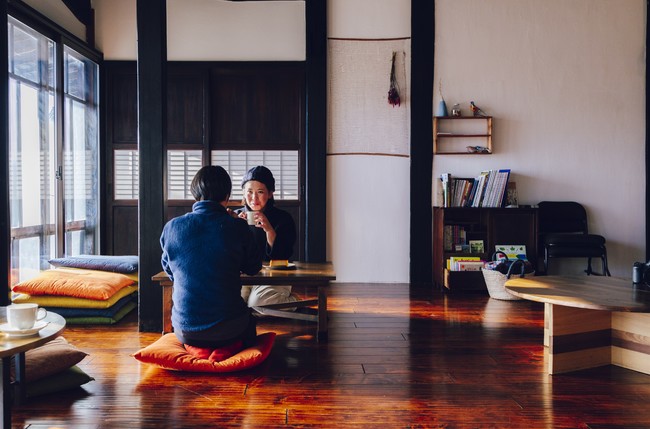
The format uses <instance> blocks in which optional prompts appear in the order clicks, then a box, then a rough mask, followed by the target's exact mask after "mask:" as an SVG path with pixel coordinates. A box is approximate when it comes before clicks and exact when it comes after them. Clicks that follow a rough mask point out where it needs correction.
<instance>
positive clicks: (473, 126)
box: [433, 116, 492, 155]
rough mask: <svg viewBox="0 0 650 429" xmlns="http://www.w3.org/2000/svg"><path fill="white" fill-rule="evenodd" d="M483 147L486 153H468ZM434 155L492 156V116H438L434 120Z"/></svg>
mask: <svg viewBox="0 0 650 429" xmlns="http://www.w3.org/2000/svg"><path fill="white" fill-rule="evenodd" d="M467 146H472V147H476V146H482V147H484V148H486V151H485V152H471V151H468V149H467ZM433 153H434V154H437V155H490V154H492V116H438V117H434V118H433Z"/></svg>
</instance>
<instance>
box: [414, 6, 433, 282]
mask: <svg viewBox="0 0 650 429" xmlns="http://www.w3.org/2000/svg"><path fill="white" fill-rule="evenodd" d="M434 34H435V1H430V2H429V1H420V0H411V204H410V212H411V216H410V222H411V226H410V233H411V234H410V235H411V244H410V267H409V273H410V281H411V284H412V285H419V286H427V287H430V286H431V285H432V279H433V274H432V273H433V265H432V264H433V262H432V261H433V254H432V233H433V232H432V231H433V228H432V199H431V190H432V185H431V180H429V178H430V177H431V174H432V171H433V155H432V152H433V137H432V122H431V121H432V117H433V108H432V97H433V55H434Z"/></svg>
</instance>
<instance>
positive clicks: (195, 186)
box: [190, 165, 232, 203]
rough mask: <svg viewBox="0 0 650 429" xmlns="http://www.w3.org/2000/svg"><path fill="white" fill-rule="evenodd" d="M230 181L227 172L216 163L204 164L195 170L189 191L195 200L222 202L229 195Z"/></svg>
mask: <svg viewBox="0 0 650 429" xmlns="http://www.w3.org/2000/svg"><path fill="white" fill-rule="evenodd" d="M231 189H232V181H231V180H230V176H229V175H228V172H227V171H226V170H224V168H223V167H219V166H218V165H206V166H205V167H201V169H200V170H199V171H197V172H196V174H195V175H194V178H193V179H192V184H191V185H190V192H192V196H193V197H194V199H195V200H196V201H201V200H210V201H217V202H219V203H220V202H222V201H225V200H226V199H227V198H228V197H229V196H230V190H231Z"/></svg>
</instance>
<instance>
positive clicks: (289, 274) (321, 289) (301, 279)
mask: <svg viewBox="0 0 650 429" xmlns="http://www.w3.org/2000/svg"><path fill="white" fill-rule="evenodd" d="M295 264H296V269H295V270H280V269H268V268H262V270H260V272H259V273H258V274H256V275H254V276H248V275H245V274H242V276H241V282H242V286H260V285H278V286H295V287H307V288H316V298H314V299H306V300H302V301H297V302H290V303H286V304H270V305H264V306H262V307H263V308H264V314H266V315H270V316H276V317H283V318H287V319H298V320H309V321H313V322H316V323H317V329H316V333H317V339H318V340H324V339H327V287H328V286H329V284H330V281H332V280H336V274H335V273H334V266H333V265H332V263H331V262H322V263H316V262H295ZM152 280H153V281H155V282H158V283H160V286H162V288H163V309H162V310H163V320H162V322H163V334H165V333H168V332H172V331H173V328H172V321H171V314H172V290H173V286H174V284H173V282H172V281H171V280H170V279H169V277H168V276H167V273H165V272H164V271H161V272H159V273H158V274H156V275H155V276H153V277H152ZM313 305H316V306H317V313H316V314H315V315H314V314H305V313H301V312H299V311H287V310H284V309H286V308H296V307H298V308H300V307H309V306H313Z"/></svg>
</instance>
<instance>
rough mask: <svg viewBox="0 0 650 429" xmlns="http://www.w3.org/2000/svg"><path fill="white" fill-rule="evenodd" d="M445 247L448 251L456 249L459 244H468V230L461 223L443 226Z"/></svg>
mask: <svg viewBox="0 0 650 429" xmlns="http://www.w3.org/2000/svg"><path fill="white" fill-rule="evenodd" d="M442 233H443V237H442V243H443V249H444V250H445V251H448V252H453V251H455V250H456V246H457V245H466V244H467V231H466V230H465V227H463V226H460V225H445V226H444V228H443V231H442Z"/></svg>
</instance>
